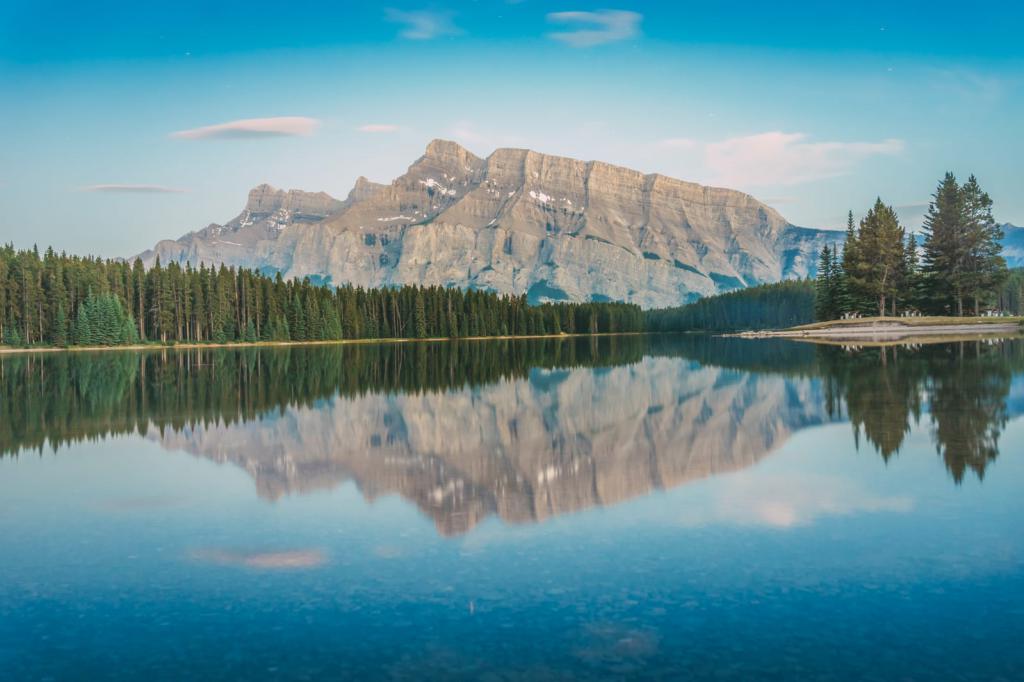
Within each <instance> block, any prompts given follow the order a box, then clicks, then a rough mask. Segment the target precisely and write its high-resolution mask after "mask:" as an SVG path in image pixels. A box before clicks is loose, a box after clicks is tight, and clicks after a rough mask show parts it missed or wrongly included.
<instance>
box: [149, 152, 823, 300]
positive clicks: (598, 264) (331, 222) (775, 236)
mask: <svg viewBox="0 0 1024 682" xmlns="http://www.w3.org/2000/svg"><path fill="white" fill-rule="evenodd" d="M841 238H842V234H841V233H838V232H829V231H823V230H811V229H807V228H799V227H795V226H793V225H791V224H789V223H788V222H787V221H786V220H785V219H784V218H783V217H782V216H781V215H779V214H778V212H776V211H775V210H774V209H772V208H770V207H768V206H766V205H764V204H762V203H761V202H759V201H757V200H756V199H754V198H753V197H751V196H749V195H747V194H743V193H742V192H737V191H734V190H729V189H720V188H713V187H704V186H702V185H698V184H694V183H690V182H684V181H682V180H675V179H672V178H668V177H665V176H662V175H644V174H642V173H639V172H637V171H633V170H629V169H626V168H620V167H618V166H612V165H609V164H606V163H601V162H597V161H577V160H575V159H568V158H563V157H557V156H548V155H545V154H539V153H537V152H533V151H529V150H526V149H499V150H497V151H495V152H494V153H493V154H491V155H490V156H489V157H487V158H486V159H481V158H478V157H476V156H474V155H473V154H471V153H470V152H468V151H467V150H466V149H464V148H462V147H461V146H459V145H458V144H456V143H454V142H448V141H444V140H435V141H433V142H431V143H430V145H428V147H427V150H426V153H425V154H424V155H423V156H422V157H420V158H419V159H418V160H417V161H416V162H415V163H413V165H412V166H410V167H409V169H408V171H407V172H406V173H405V174H404V175H402V176H401V177H399V178H397V179H396V180H394V181H393V182H392V183H391V184H390V185H376V184H374V183H371V182H369V181H367V180H365V178H360V180H359V181H358V182H357V183H356V186H355V188H353V190H352V192H351V193H350V194H349V196H348V198H347V199H346V200H345V201H336V200H334V199H332V198H330V197H329V196H327V195H325V194H322V193H320V194H307V193H304V192H298V191H295V190H292V191H289V192H283V191H279V190H274V189H272V188H270V187H268V186H266V185H261V186H260V187H257V188H256V189H254V190H253V191H252V192H251V193H250V196H249V202H248V204H247V206H246V210H245V211H243V213H242V214H241V215H240V216H238V217H237V218H235V219H234V220H232V221H231V222H229V223H228V224H227V225H224V226H220V225H211V226H209V227H207V228H206V229H204V230H201V231H199V232H194V233H191V234H189V235H186V236H185V237H182V238H181V239H179V240H177V241H175V242H172V241H164V242H160V243H159V244H158V245H157V246H156V247H155V248H154V249H153V250H152V251H147V252H146V253H145V254H142V256H143V260H144V261H145V262H146V264H147V265H150V264H151V263H152V262H153V261H154V260H155V258H156V257H157V256H159V257H160V259H161V261H162V262H164V263H166V262H168V261H170V260H174V261H178V262H180V263H184V262H190V263H192V264H193V265H198V264H199V263H200V262H201V261H203V262H206V263H207V264H211V263H219V262H225V263H227V264H229V265H239V266H246V267H251V268H256V269H264V270H265V271H266V270H274V271H280V272H281V273H282V274H283V275H284V276H285V277H306V276H310V277H313V278H314V279H316V280H318V281H328V282H331V283H333V284H343V283H351V284H355V285H361V286H365V287H372V286H390V285H402V284H425V285H441V286H458V287H473V288H478V289H490V290H495V291H499V292H503V293H512V294H517V295H518V294H523V293H525V294H527V295H528V296H529V298H530V299H531V300H532V301H541V300H572V301H592V300H595V301H606V300H617V301H629V302H633V303H638V304H640V305H641V306H644V307H662V306H671V305H678V304H680V303H684V302H687V301H689V300H693V299H694V298H697V297H699V296H704V295H708V294H714V293H719V292H722V291H726V290H729V289H735V288H740V287H744V286H750V285H754V284H760V283H764V282H774V281H778V280H781V279H786V278H795V277H805V276H807V275H809V274H813V273H814V270H815V266H816V263H817V254H818V252H819V251H820V249H821V247H822V246H823V245H824V244H826V243H832V242H834V241H839V240H841Z"/></svg>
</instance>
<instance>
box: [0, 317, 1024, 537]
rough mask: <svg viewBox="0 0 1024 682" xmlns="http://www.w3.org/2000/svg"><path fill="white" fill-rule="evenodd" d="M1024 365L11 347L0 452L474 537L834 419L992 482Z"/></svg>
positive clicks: (615, 347)
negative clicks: (395, 496) (394, 504)
mask: <svg viewBox="0 0 1024 682" xmlns="http://www.w3.org/2000/svg"><path fill="white" fill-rule="evenodd" d="M1022 367H1024V345H1022V342H1021V341H1005V342H997V343H993V342H982V341H977V342H963V343H957V344H943V345H934V346H925V347H922V348H911V347H902V348H901V347H890V348H881V349H879V348H861V349H843V348H838V347H828V346H823V347H815V346H809V345H804V344H799V343H792V342H788V341H782V340H746V339H724V338H711V337H703V336H684V337H672V336H622V337H590V338H585V337H579V338H567V339H538V340H515V341H511V340H502V341H486V342H477V341H474V342H465V341H463V342H457V341H453V342H448V343H416V344H391V345H387V344H381V345H353V346H320V347H285V348H262V349H259V348H247V349H237V350H231V349H208V350H207V349H193V350H182V351H155V352H144V353H128V352H117V353H96V354H85V353H72V354H40V355H22V356H9V357H0V391H2V393H0V395H2V403H0V410H2V413H3V414H2V415H0V417H2V419H0V452H3V453H4V454H16V453H18V452H19V451H22V450H26V449H39V450H42V449H44V448H46V447H52V448H55V449H60V447H61V446H62V445H64V444H66V443H71V442H75V441H79V440H83V439H96V438H103V437H108V436H113V435H117V434H127V433H136V432H137V433H141V434H144V435H146V436H147V437H149V438H151V439H153V440H155V441H157V442H159V443H160V444H161V445H162V446H163V447H165V448H167V449H173V450H184V451H187V452H190V453H192V454H195V455H198V456H202V457H206V458H210V459H213V460H216V461H220V462H231V463H233V464H236V465H238V466H240V467H242V468H244V469H245V471H247V472H248V473H249V474H250V475H251V476H252V477H253V478H254V479H255V481H256V486H257V489H258V491H259V493H260V495H262V496H264V497H265V498H268V499H274V498H277V497H279V496H281V495H285V494H291V493H302V492H306V491H309V490H315V489H320V488H328V487H332V486H336V485H338V484H339V483H341V482H342V481H345V480H353V481H354V482H355V483H356V484H357V485H358V486H359V488H360V490H361V491H362V492H363V494H364V495H365V496H367V497H368V498H375V497H377V496H380V495H387V494H392V493H399V494H400V495H401V496H402V497H404V498H406V499H408V500H410V501H412V502H414V503H415V504H416V505H417V506H418V507H419V508H420V509H421V510H422V511H423V512H424V513H426V514H428V515H430V516H431V517H432V518H433V519H434V520H435V523H436V525H437V528H438V529H439V531H440V532H442V533H444V534H457V533H463V532H466V531H467V530H469V529H471V528H473V527H474V526H475V525H476V524H477V523H479V522H480V521H481V520H482V519H483V518H485V517H487V516H488V515H492V514H497V515H498V516H500V517H501V518H502V519H504V520H506V521H510V522H533V521H538V520H542V519H545V518H547V517H550V516H552V515H557V514H562V513H567V512H572V511H576V510H581V509H586V508H589V507H593V506H598V505H607V504H613V503H616V502H619V501H622V500H626V499H630V498H633V497H636V496H640V495H644V494H646V493H648V492H649V491H651V490H655V489H659V488H670V487H674V486H678V485H681V484H683V483H686V482H687V481H691V480H695V479H700V478H704V477H708V476H713V475H715V474H719V473H724V472H729V471H736V470H739V469H743V468H745V467H749V466H751V465H753V464H755V463H756V462H758V461H759V460H760V459H761V458H763V457H765V456H767V455H768V454H770V453H771V452H772V451H773V450H774V449H775V448H777V447H779V446H780V445H781V444H782V443H784V442H785V441H786V440H787V439H788V438H789V437H790V436H791V435H792V434H794V433H795V432H797V431H799V430H801V429H803V428H806V427H810V426H815V425H820V424H824V423H827V422H831V421H849V422H850V423H851V425H852V428H853V436H854V437H855V438H856V439H857V440H858V443H859V444H860V446H862V447H864V446H865V444H866V446H867V447H870V448H871V449H872V450H874V451H875V452H877V453H879V454H880V455H881V456H882V457H884V458H885V459H886V460H888V459H889V458H891V457H893V456H896V455H897V454H898V453H899V451H900V448H901V446H902V444H903V441H904V439H905V438H906V436H907V434H908V433H909V432H910V428H911V424H913V423H924V424H926V425H928V428H929V433H930V437H931V439H932V441H933V443H934V445H935V447H936V450H937V452H938V454H939V455H940V457H941V458H942V460H943V462H944V463H945V466H946V468H947V469H948V470H949V472H950V475H951V477H952V479H953V480H954V481H956V482H959V481H961V480H962V479H963V477H964V476H965V475H966V473H967V471H968V470H970V471H972V472H974V474H976V475H977V476H978V477H979V478H981V477H983V476H984V474H985V471H986V467H987V466H988V464H990V463H991V462H992V461H993V460H994V459H995V458H996V457H997V456H998V454H999V439H1000V435H1001V432H1002V429H1003V427H1004V426H1005V424H1006V422H1007V419H1008V417H1009V416H1010V414H1009V412H1010V409H1011V407H1010V406H1012V404H1013V402H1012V401H1010V400H1009V396H1010V393H1011V384H1012V378H1013V375H1014V373H1015V372H1017V373H1019V372H1020V370H1021V368H1022Z"/></svg>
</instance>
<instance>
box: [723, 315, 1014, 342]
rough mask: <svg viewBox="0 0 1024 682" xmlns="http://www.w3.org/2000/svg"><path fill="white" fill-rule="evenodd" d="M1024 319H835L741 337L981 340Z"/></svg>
mask: <svg viewBox="0 0 1024 682" xmlns="http://www.w3.org/2000/svg"><path fill="white" fill-rule="evenodd" d="M1021 324H1022V323H1021V318H1016V317H1015V318H966V319H960V318H948V317H940V318H927V317H921V318H865V319H860V320H857V319H854V320H835V321H833V322H819V323H816V324H810V325H802V326H800V327H792V328H790V329H781V330H765V331H746V332H740V333H738V334H731V335H730V336H737V337H741V338H753V339H757V338H788V339H797V340H800V339H807V340H823V341H879V342H883V341H899V340H904V339H913V338H921V337H924V338H927V337H935V336H946V337H949V336H956V337H979V336H991V335H1018V334H1021V333H1022V332H1024V327H1022V326H1021Z"/></svg>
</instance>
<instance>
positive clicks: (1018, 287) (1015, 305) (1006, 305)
mask: <svg viewBox="0 0 1024 682" xmlns="http://www.w3.org/2000/svg"><path fill="white" fill-rule="evenodd" d="M996 305H998V306H999V309H1000V310H1005V311H1006V312H1008V313H1010V314H1011V315H1024V268H1014V269H1013V270H1009V271H1007V274H1006V279H1005V280H1004V281H1003V284H1002V286H1000V287H999V295H998V298H997V300H996Z"/></svg>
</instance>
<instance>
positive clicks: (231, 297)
mask: <svg viewBox="0 0 1024 682" xmlns="http://www.w3.org/2000/svg"><path fill="white" fill-rule="evenodd" d="M643 324H644V317H643V313H642V312H641V311H640V309H639V308H638V307H637V306H634V305H627V304H621V303H589V304H576V303H558V304H547V305H542V306H539V307H533V306H529V305H527V302H526V297H525V296H502V295H499V294H496V293H493V292H485V291H462V290H459V289H454V288H442V287H411V286H406V287H401V288H390V289H363V288H361V287H352V286H343V287H339V288H337V289H331V288H328V287H324V286H319V285H315V284H313V283H312V282H310V281H309V280H303V281H287V282H286V281H284V280H283V279H282V278H281V276H280V274H276V275H275V276H274V277H273V278H271V277H268V276H265V275H261V274H258V273H256V272H253V271H251V270H246V269H235V268H229V267H226V266H223V265H222V266H220V267H217V268H207V267H205V266H200V267H199V268H192V267H191V266H190V265H187V264H186V265H185V266H181V265H179V264H178V263H169V264H167V265H163V264H162V263H161V262H160V261H159V260H157V261H156V263H154V265H153V267H152V268H150V269H149V270H146V269H145V268H143V267H142V263H141V261H138V260H137V261H136V262H135V263H132V264H128V263H124V262H121V261H114V260H101V259H94V258H80V257H77V256H67V255H64V254H60V255H57V254H56V253H54V252H53V250H52V249H49V250H47V252H46V254H45V255H44V256H42V257H41V256H40V255H39V253H38V251H36V250H34V249H33V250H31V251H15V250H14V248H13V247H12V246H10V245H8V246H5V247H3V248H2V249H0V338H3V339H4V340H5V342H8V343H11V342H17V343H16V344H14V345H34V344H50V345H66V344H67V343H68V342H72V343H75V344H79V345H116V344H125V343H135V342H137V341H139V340H145V339H152V340H158V341H161V342H164V343H174V342H190V343H210V342H215V343H228V342H234V341H257V340H269V341H320V340H332V339H343V338H344V339H374V338H457V337H465V336H496V335H526V334H543V333H559V332H561V331H568V330H579V331H592V332H608V331H642V330H643Z"/></svg>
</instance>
